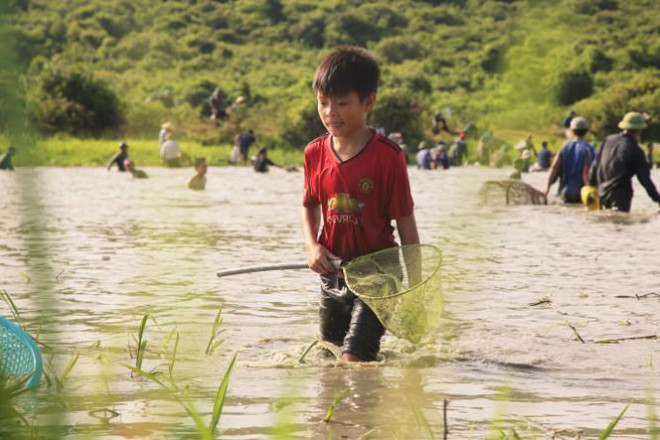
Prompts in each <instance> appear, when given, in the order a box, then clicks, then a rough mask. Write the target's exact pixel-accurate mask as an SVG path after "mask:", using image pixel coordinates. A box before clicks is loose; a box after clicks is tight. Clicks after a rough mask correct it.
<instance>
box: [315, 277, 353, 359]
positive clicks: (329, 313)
mask: <svg viewBox="0 0 660 440" xmlns="http://www.w3.org/2000/svg"><path fill="white" fill-rule="evenodd" d="M353 299H354V296H353V295H352V294H350V292H349V291H348V288H347V287H346V285H345V284H343V283H342V285H341V286H340V285H339V283H338V278H337V276H335V275H321V295H320V298H319V318H320V323H319V332H320V334H321V340H323V341H327V342H331V343H333V344H334V345H337V346H339V347H341V346H342V344H343V342H344V337H345V336H346V333H347V332H348V328H349V326H350V323H351V310H352V309H353Z"/></svg>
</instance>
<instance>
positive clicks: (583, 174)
mask: <svg viewBox="0 0 660 440" xmlns="http://www.w3.org/2000/svg"><path fill="white" fill-rule="evenodd" d="M570 129H571V132H572V133H573V137H572V139H571V140H570V141H568V142H566V144H564V146H563V147H561V149H560V150H559V153H557V155H556V156H555V159H554V160H553V161H552V165H550V174H549V175H548V181H547V183H546V186H545V191H544V192H543V194H544V195H545V196H547V195H548V193H549V192H550V187H551V186H552V184H553V183H554V182H555V180H557V177H559V179H560V180H559V194H560V196H561V198H562V199H563V200H564V203H581V202H582V201H581V199H580V190H581V189H582V187H583V186H584V185H587V184H588V178H589V168H590V167H591V162H592V161H593V157H592V154H591V149H590V148H589V144H588V143H587V141H585V140H584V136H585V135H586V134H587V132H588V131H589V124H588V123H587V121H586V119H584V118H583V117H577V118H573V119H572V120H571V125H570Z"/></svg>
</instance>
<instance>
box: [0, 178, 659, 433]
mask: <svg viewBox="0 0 660 440" xmlns="http://www.w3.org/2000/svg"><path fill="white" fill-rule="evenodd" d="M146 171H147V172H148V173H149V175H150V178H149V179H147V180H133V179H131V178H130V177H128V176H126V175H120V174H118V173H108V172H106V171H105V170H102V169H99V168H71V169H58V168H35V169H19V170H17V171H16V172H14V173H0V188H2V193H3V197H2V198H1V200H0V207H1V209H2V216H0V231H2V238H1V239H0V280H2V284H1V285H0V288H3V289H5V290H6V291H7V292H8V293H9V294H11V296H12V298H13V299H14V301H15V303H16V305H17V307H18V309H19V310H20V312H21V314H22V317H23V319H24V321H25V322H26V323H27V325H28V327H29V328H30V329H31V330H32V331H33V332H34V333H37V332H40V339H41V340H42V341H43V342H44V343H45V344H46V345H47V346H46V347H44V349H43V350H44V353H45V358H46V364H49V365H48V366H47V368H46V371H47V373H48V374H49V376H50V377H51V381H52V382H54V381H55V379H54V377H55V376H59V375H61V374H62V372H63V370H64V368H65V364H66V362H67V361H68V360H69V359H70V357H71V355H72V353H74V352H75V351H76V350H77V352H78V353H79V355H80V357H79V359H78V362H77V363H76V365H75V367H74V368H73V370H72V373H71V374H70V375H69V377H68V378H67V379H66V380H65V382H64V384H63V386H62V387H61V389H60V390H58V389H57V387H55V386H54V385H51V386H50V387H49V386H48V384H47V383H46V382H44V383H43V384H42V385H41V386H40V388H39V389H38V390H37V391H35V392H32V393H29V394H27V395H24V396H22V397H21V398H20V399H19V401H18V406H19V408H21V410H22V411H23V412H24V414H25V415H26V417H27V419H28V421H29V422H30V423H32V424H34V425H37V426H42V427H46V428H42V429H41V432H42V433H44V432H45V433H54V435H55V436H56V437H57V438H63V437H68V438H81V437H82V438H88V437H94V438H117V439H121V438H181V437H190V438H194V437H195V432H196V430H195V427H194V423H193V422H192V420H191V418H190V417H189V416H188V414H186V412H185V410H184V409H183V407H182V406H181V404H180V403H179V402H178V401H177V400H176V399H175V398H174V397H173V393H169V392H166V391H163V390H161V389H160V388H159V387H158V385H156V384H155V383H153V382H150V381H148V380H146V379H144V378H140V377H131V374H130V370H129V369H128V368H127V367H126V366H125V365H124V364H128V365H135V359H134V347H135V345H136V344H135V342H134V339H133V338H134V337H135V336H136V334H137V328H138V326H139V323H140V320H141V318H142V316H143V315H144V314H146V313H148V314H149V316H150V319H149V320H148V322H147V327H146V331H145V337H146V339H147V352H146V354H145V359H144V363H143V369H145V370H148V371H152V370H153V371H155V372H159V373H160V377H161V378H163V379H164V380H165V379H167V378H168V377H169V373H168V362H169V359H171V358H172V352H173V347H174V339H175V337H174V335H176V334H178V335H179V346H178V351H177V355H176V358H175V362H174V364H173V370H172V376H173V378H174V382H175V383H176V384H177V385H178V386H179V387H180V389H181V390H182V391H181V392H180V393H178V394H177V395H178V396H182V398H184V399H187V401H188V402H193V405H194V407H195V408H196V410H197V411H199V412H200V413H201V415H202V418H203V420H204V421H205V422H207V423H208V420H209V418H210V415H209V413H210V411H211V409H212V405H213V399H214V397H215V394H216V390H217V387H218V385H219V384H220V382H221V380H222V377H223V374H224V372H225V369H226V368H227V366H228V363H229V360H230V358H231V356H232V355H233V354H234V353H238V355H237V361H236V366H235V369H234V371H233V374H232V376H231V381H230V386H229V392H228V399H227V402H226V404H225V407H224V410H223V414H222V418H221V420H220V433H221V435H220V437H222V438H231V439H261V438H268V437H275V436H281V437H282V438H287V437H290V438H360V437H361V436H364V437H362V438H430V437H431V436H434V437H435V438H442V436H443V433H444V429H445V426H444V423H443V402H444V401H445V400H447V401H448V402H449V404H448V408H447V411H446V416H447V428H448V431H449V434H448V438H456V439H464V438H475V439H477V438H484V437H485V436H487V435H488V434H489V433H491V432H494V430H496V429H499V428H503V429H504V431H505V432H508V431H507V430H509V429H511V428H514V429H515V430H516V433H518V435H520V436H522V437H524V438H550V436H551V433H552V432H553V431H558V430H566V431H564V433H565V434H564V435H565V436H566V437H567V438H573V437H575V434H576V433H577V432H579V431H582V433H583V435H585V436H586V437H587V438H590V437H591V438H593V437H597V433H599V432H600V431H601V430H602V429H604V428H605V427H606V426H607V424H608V423H609V422H610V420H611V419H612V418H613V417H615V416H616V415H617V414H618V413H619V412H620V411H621V410H622V409H623V407H624V406H625V404H626V403H627V402H628V401H629V400H631V401H632V404H631V406H630V408H629V410H628V412H627V413H626V415H625V417H624V418H623V419H622V421H621V422H620V423H619V425H618V427H617V429H616V431H615V435H613V436H612V437H610V438H620V439H623V438H640V439H641V438H648V429H649V428H650V427H652V426H653V425H654V422H653V421H652V420H651V419H650V417H651V418H652V416H649V413H650V414H653V412H654V411H655V412H656V413H660V410H656V409H655V406H657V404H658V396H660V390H659V389H658V388H659V386H658V383H659V381H658V372H657V368H658V367H657V364H658V363H659V362H660V358H659V356H658V352H659V349H660V345H659V342H658V341H657V340H654V339H648V337H651V336H654V335H656V334H658V333H659V327H660V317H659V316H660V314H659V313H658V312H660V297H659V296H658V294H660V277H659V276H658V275H659V274H660V266H659V264H660V260H659V258H658V255H660V254H659V253H658V250H657V249H658V246H659V245H660V233H659V228H660V215H658V214H657V211H658V209H657V205H654V204H653V203H652V202H651V201H650V199H648V197H647V196H646V194H645V193H644V191H643V189H641V188H639V187H638V186H636V195H635V199H634V202H633V213H632V214H630V215H613V214H611V213H610V214H608V213H589V212H585V211H583V210H582V209H579V208H566V207H564V206H560V205H550V206H509V207H507V206H504V203H503V202H504V200H503V199H502V201H501V203H498V202H497V201H493V200H490V201H489V202H488V203H485V202H484V201H483V200H482V199H480V198H479V196H478V189H479V187H480V185H481V184H482V183H483V182H484V181H486V180H489V179H498V178H502V177H504V176H506V174H508V171H504V170H491V169H482V168H472V167H469V168H462V169H458V168H457V169H451V170H448V171H438V172H422V171H418V170H415V169H413V168H411V169H410V176H411V182H412V188H413V195H414V198H415V202H416V215H417V219H418V224H419V229H420V235H421V237H422V241H423V242H426V243H434V244H437V245H438V246H440V247H441V248H442V250H443V257H444V267H443V287H444V292H445V300H446V306H445V308H446V315H445V316H444V318H443V319H442V321H441V322H440V323H439V325H438V327H437V329H436V331H435V332H434V333H433V334H431V335H429V337H428V338H427V339H426V340H425V341H423V343H422V344H420V345H419V346H417V347H413V346H411V345H410V344H409V343H407V342H405V341H399V340H397V339H395V338H394V337H392V336H390V335H387V336H386V337H385V339H384V343H383V352H382V358H383V361H382V362H381V363H380V364H378V365H377V366H360V367H351V368H348V367H345V366H337V365H335V363H333V362H330V361H326V360H321V359H319V358H317V356H316V353H315V352H314V351H313V350H312V351H311V352H310V354H308V355H307V357H306V358H305V363H304V364H301V363H299V362H298V359H299V358H300V356H301V355H302V353H303V351H304V350H305V349H306V348H307V347H308V346H309V344H310V343H311V342H312V341H313V340H314V338H315V334H316V324H317V319H316V291H317V278H316V276H315V275H314V274H312V273H309V272H307V271H288V272H270V273H262V274H256V275H245V276H236V277H232V278H225V279H221V280H219V279H217V278H216V277H215V272H216V271H218V270H220V269H228V268H234V267H241V266H249V265H255V264H275V263H288V262H299V261H304V255H303V253H302V244H301V234H300V232H299V229H300V228H299V224H300V221H299V212H300V211H299V205H300V188H301V180H302V176H301V173H287V172H284V171H281V170H278V169H274V170H272V171H271V172H270V173H269V174H267V175H257V174H255V173H253V172H252V171H251V170H250V169H248V168H238V169H236V168H211V169H210V170H209V176H208V186H207V189H206V191H203V192H193V191H189V190H187V189H185V188H184V182H185V181H186V179H187V177H188V175H189V174H191V172H190V170H169V169H161V168H154V169H149V168H147V169H146ZM653 177H654V179H655V181H656V182H660V175H659V174H658V172H657V171H654V174H653ZM544 179H545V174H530V175H525V176H524V180H526V181H527V182H528V183H531V184H532V185H534V186H536V187H537V188H540V187H542V184H543V181H544ZM220 309H221V310H222V323H221V326H220V328H221V330H222V332H221V333H220V334H219V335H218V337H217V338H216V340H221V341H222V342H221V343H220V345H219V346H217V348H215V349H214V350H213V351H212V352H211V353H210V354H205V350H206V348H207V344H208V341H209V338H210V336H211V332H212V327H213V322H214V319H215V317H216V315H217V313H218V310H220ZM0 310H2V313H3V314H4V315H9V312H8V308H7V307H5V306H4V304H0ZM577 335H580V337H581V338H582V340H583V341H584V342H580V341H579V340H578V339H577ZM635 338H637V339H635ZM603 342H610V343H603ZM345 389H346V390H347V394H346V396H345V397H344V398H343V399H342V400H341V402H340V403H339V404H338V405H337V407H336V410H335V412H334V414H333V416H332V422H331V423H329V424H326V423H324V422H323V421H322V420H323V417H324V416H325V414H326V411H327V410H328V408H329V407H330V406H331V403H332V401H333V398H334V397H335V396H336V395H337V393H339V392H341V391H342V390H345ZM571 436H572V437H571Z"/></svg>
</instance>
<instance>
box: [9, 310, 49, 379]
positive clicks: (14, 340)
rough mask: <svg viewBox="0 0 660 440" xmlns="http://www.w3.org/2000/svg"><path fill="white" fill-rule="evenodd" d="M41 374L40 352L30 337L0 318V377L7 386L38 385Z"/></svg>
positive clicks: (11, 323)
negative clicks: (16, 384) (19, 384)
mask: <svg viewBox="0 0 660 440" xmlns="http://www.w3.org/2000/svg"><path fill="white" fill-rule="evenodd" d="M41 373H42V361H41V352H40V351H39V347H37V344H36V343H35V342H34V340H33V339H32V337H30V335H28V334H27V333H26V332H25V330H23V329H22V328H20V327H19V326H18V325H16V324H15V323H13V322H12V321H10V320H8V319H6V318H4V317H2V316H0V376H2V377H3V378H4V379H5V380H6V381H7V383H8V384H10V385H11V384H15V383H23V382H24V383H25V388H27V389H30V388H34V387H36V386H37V385H38V384H39V381H40V380H41Z"/></svg>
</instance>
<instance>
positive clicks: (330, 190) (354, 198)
mask: <svg viewBox="0 0 660 440" xmlns="http://www.w3.org/2000/svg"><path fill="white" fill-rule="evenodd" d="M318 205H321V210H322V213H323V229H322V230H321V235H320V237H319V243H320V244H321V245H323V246H325V247H326V248H327V249H328V250H330V251H331V252H332V253H333V254H335V255H337V256H338V257H340V258H341V259H342V260H345V261H348V260H351V259H353V258H355V257H357V256H360V255H364V254H368V253H371V252H375V251H378V250H381V249H384V248H387V247H391V246H396V242H395V241H394V227H393V226H392V224H391V221H392V220H393V219H397V218H400V217H405V216H407V215H410V214H412V212H413V200H412V195H411V193H410V182H409V180H408V169H407V165H406V160H405V155H404V153H403V150H401V148H400V147H399V146H398V145H397V144H396V143H394V142H392V141H391V140H389V139H387V138H386V137H384V136H382V135H380V134H377V133H375V134H374V136H373V137H372V138H371V140H370V141H369V143H368V144H367V146H366V147H364V148H363V149H362V151H360V153H358V154H357V155H356V156H354V157H352V158H351V159H349V160H347V161H343V162H342V161H341V159H340V158H339V157H338V156H337V154H336V152H335V151H334V150H333V148H332V145H331V137H330V135H329V134H327V135H324V136H321V137H319V138H317V139H315V140H313V141H312V142H310V143H309V145H307V147H306V148H305V183H304V194H303V206H305V207H308V208H310V207H314V206H318Z"/></svg>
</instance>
